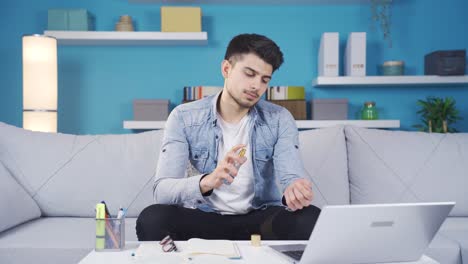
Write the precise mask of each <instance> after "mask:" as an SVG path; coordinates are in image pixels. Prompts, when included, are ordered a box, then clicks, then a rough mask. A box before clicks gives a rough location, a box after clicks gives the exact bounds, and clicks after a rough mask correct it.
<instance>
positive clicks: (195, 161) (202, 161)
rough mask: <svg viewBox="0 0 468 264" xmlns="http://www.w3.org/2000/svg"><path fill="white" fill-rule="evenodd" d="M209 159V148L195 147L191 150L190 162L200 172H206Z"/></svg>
mask: <svg viewBox="0 0 468 264" xmlns="http://www.w3.org/2000/svg"><path fill="white" fill-rule="evenodd" d="M207 159H208V149H207V148H193V149H192V151H190V162H191V163H192V165H193V167H195V168H196V169H197V170H198V171H199V172H201V173H204V171H205V166H206V161H207Z"/></svg>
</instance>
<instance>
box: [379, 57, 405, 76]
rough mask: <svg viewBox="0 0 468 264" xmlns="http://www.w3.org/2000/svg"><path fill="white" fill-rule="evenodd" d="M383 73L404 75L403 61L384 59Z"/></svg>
mask: <svg viewBox="0 0 468 264" xmlns="http://www.w3.org/2000/svg"><path fill="white" fill-rule="evenodd" d="M382 71H383V75H386V76H392V75H393V76H394V75H404V74H405V73H404V71H405V63H404V62H403V61H386V62H384V64H383V66H382Z"/></svg>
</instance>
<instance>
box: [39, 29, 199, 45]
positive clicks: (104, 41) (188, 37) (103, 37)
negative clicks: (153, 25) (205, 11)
mask: <svg viewBox="0 0 468 264" xmlns="http://www.w3.org/2000/svg"><path fill="white" fill-rule="evenodd" d="M44 35H47V36H51V37H55V38H56V39H57V41H58V44H59V45H206V44H207V43H208V34H207V33H206V32H151V31H133V32H128V31H125V32H122V31H48V30H46V31H44Z"/></svg>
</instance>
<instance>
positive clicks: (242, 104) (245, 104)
mask: <svg viewBox="0 0 468 264" xmlns="http://www.w3.org/2000/svg"><path fill="white" fill-rule="evenodd" d="M226 92H227V93H228V95H229V97H231V98H232V100H234V102H236V104H237V105H239V106H240V107H242V108H248V109H250V108H252V107H253V106H254V105H256V104H257V103H258V101H259V100H257V101H243V100H242V98H241V97H240V96H239V97H237V96H235V95H234V94H233V93H231V91H230V90H229V88H228V87H226ZM244 92H245V91H242V93H244ZM255 94H257V93H255ZM257 97H259V95H258V94H257Z"/></svg>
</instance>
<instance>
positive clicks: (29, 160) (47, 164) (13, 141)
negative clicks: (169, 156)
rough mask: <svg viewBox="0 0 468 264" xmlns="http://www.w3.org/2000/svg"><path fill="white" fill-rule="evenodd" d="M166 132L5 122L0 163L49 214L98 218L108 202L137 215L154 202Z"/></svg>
mask: <svg viewBox="0 0 468 264" xmlns="http://www.w3.org/2000/svg"><path fill="white" fill-rule="evenodd" d="M162 135H163V131H160V130H159V131H148V132H143V133H139V134H126V135H83V136H81V135H80V136H76V135H68V134H60V133H42V132H33V131H28V130H24V129H22V128H18V127H14V126H10V125H7V124H5V123H2V122H0V161H1V163H3V164H4V166H5V168H7V170H8V171H9V172H10V174H11V175H12V176H13V177H14V178H15V179H16V180H17V181H18V182H19V183H20V184H21V185H22V186H23V187H24V188H25V189H26V191H27V192H28V193H29V194H30V195H31V196H32V197H33V199H34V200H35V201H36V202H37V204H38V205H39V207H40V208H41V211H42V215H43V216H59V217H63V216H72V217H75V216H76V217H94V210H93V208H94V207H95V205H96V203H97V202H99V201H101V200H105V201H106V202H107V204H108V205H109V207H110V209H111V210H112V211H111V212H114V213H115V212H116V210H117V209H118V207H119V206H122V207H125V208H128V216H131V217H136V216H138V214H139V213H140V212H141V211H142V210H143V209H144V208H145V207H147V206H149V205H151V204H152V203H153V194H152V187H153V182H154V174H155V172H156V164H157V161H158V156H159V151H160V145H161V138H162Z"/></svg>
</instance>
